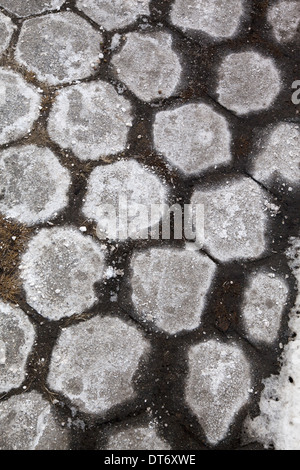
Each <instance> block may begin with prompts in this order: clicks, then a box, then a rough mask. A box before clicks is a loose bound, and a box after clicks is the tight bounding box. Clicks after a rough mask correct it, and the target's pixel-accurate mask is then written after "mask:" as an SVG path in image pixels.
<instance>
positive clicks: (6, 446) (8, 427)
mask: <svg viewBox="0 0 300 470" xmlns="http://www.w3.org/2000/svg"><path fill="white" fill-rule="evenodd" d="M0 426H1V434H0V450H68V449H69V446H70V442H69V441H70V436H69V431H68V430H67V429H64V428H63V427H62V426H60V424H59V422H58V421H57V419H56V418H55V417H54V413H53V412H52V410H51V405H50V404H49V403H48V402H47V401H46V400H45V399H44V398H43V397H42V396H41V395H40V394H39V393H38V392H36V391H33V392H30V393H25V394H23V395H16V396H12V397H11V398H9V399H8V400H7V401H2V402H0Z"/></svg>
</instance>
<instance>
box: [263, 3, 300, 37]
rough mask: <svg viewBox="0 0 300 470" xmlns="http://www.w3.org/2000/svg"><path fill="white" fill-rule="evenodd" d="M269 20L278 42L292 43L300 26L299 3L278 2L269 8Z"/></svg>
mask: <svg viewBox="0 0 300 470" xmlns="http://www.w3.org/2000/svg"><path fill="white" fill-rule="evenodd" d="M267 18H268V22H269V23H270V24H271V26H272V27H273V34H274V36H275V38H276V39H277V41H279V42H288V41H292V40H293V39H294V38H295V35H296V32H297V29H298V27H299V24H300V4H299V2H298V1H297V2H291V1H279V2H276V3H275V4H274V5H271V6H270V7H269V10H268V16H267Z"/></svg>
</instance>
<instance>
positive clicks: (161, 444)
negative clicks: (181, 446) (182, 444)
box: [106, 423, 170, 450]
mask: <svg viewBox="0 0 300 470" xmlns="http://www.w3.org/2000/svg"><path fill="white" fill-rule="evenodd" d="M106 449H107V450H170V446H169V445H168V444H167V443H166V442H165V441H163V440H162V439H161V438H160V437H159V436H158V434H157V431H156V429H155V425H154V424H153V423H150V424H149V426H138V427H130V428H128V429H125V430H124V431H119V432H116V433H114V434H113V435H112V436H110V438H109V440H108V445H107V447H106Z"/></svg>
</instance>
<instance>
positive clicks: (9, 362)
mask: <svg viewBox="0 0 300 470" xmlns="http://www.w3.org/2000/svg"><path fill="white" fill-rule="evenodd" d="M34 340H35V331H34V327H33V326H32V324H31V323H30V321H29V319H28V318H27V317H26V315H25V313H24V312H23V311H22V310H21V309H20V308H18V307H15V306H11V305H9V304H5V303H3V302H2V301H0V392H8V391H9V390H10V389H12V388H15V387H19V386H20V385H21V384H22V382H23V380H24V379H25V372H26V371H25V366H26V361H27V358H28V355H29V353H30V351H31V348H32V346H33V343H34ZM0 441H1V438H0Z"/></svg>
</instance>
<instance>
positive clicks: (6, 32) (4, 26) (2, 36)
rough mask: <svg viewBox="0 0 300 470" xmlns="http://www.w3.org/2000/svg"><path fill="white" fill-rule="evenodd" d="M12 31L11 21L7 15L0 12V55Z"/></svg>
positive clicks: (7, 43) (6, 45) (8, 41)
mask: <svg viewBox="0 0 300 470" xmlns="http://www.w3.org/2000/svg"><path fill="white" fill-rule="evenodd" d="M13 32H14V24H13V22H12V21H11V19H10V18H9V17H8V16H6V15H4V14H3V13H2V12H0V55H1V54H3V52H4V51H5V49H6V48H7V47H8V45H9V43H10V40H11V37H12V34H13Z"/></svg>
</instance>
